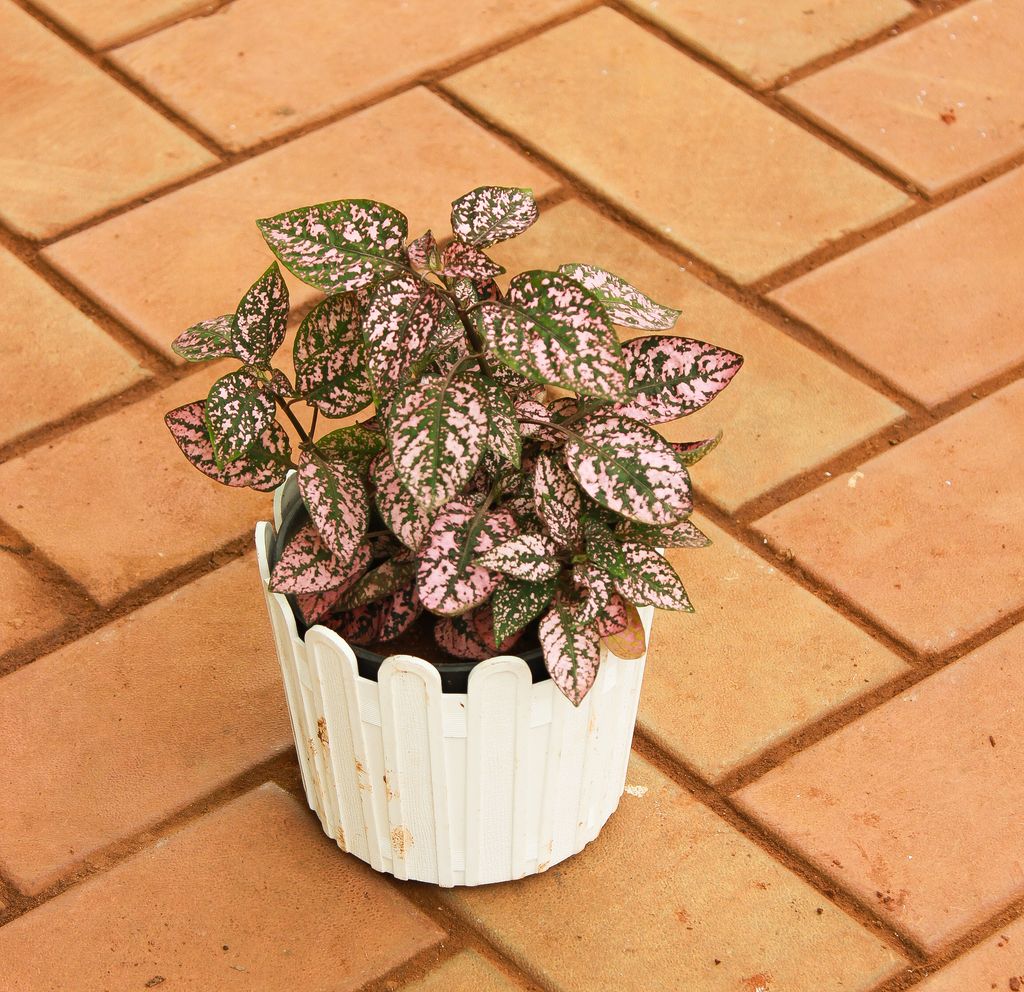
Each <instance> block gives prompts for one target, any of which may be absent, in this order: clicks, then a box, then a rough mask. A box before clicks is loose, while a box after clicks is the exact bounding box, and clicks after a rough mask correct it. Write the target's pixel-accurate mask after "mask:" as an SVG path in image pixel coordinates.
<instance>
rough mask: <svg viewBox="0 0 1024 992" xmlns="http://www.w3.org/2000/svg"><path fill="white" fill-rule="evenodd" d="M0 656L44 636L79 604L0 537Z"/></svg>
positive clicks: (58, 625)
mask: <svg viewBox="0 0 1024 992" xmlns="http://www.w3.org/2000/svg"><path fill="white" fill-rule="evenodd" d="M0 589H2V590H3V604H4V608H3V615H2V617H0V656H2V655H4V654H7V652H9V651H11V650H13V649H14V648H16V647H19V646H20V645H22V644H24V643H26V642H27V641H31V640H35V639H36V638H37V637H45V636H46V635H47V634H50V633H52V632H53V631H54V630H56V629H57V628H59V627H62V626H63V625H64V624H65V623H67V622H68V619H69V612H70V611H71V610H73V608H74V607H75V606H77V605H78V604H76V603H74V602H72V601H70V600H69V599H68V597H67V596H61V595H59V594H57V593H56V592H55V591H54V590H53V589H51V588H50V586H49V584H48V583H47V581H46V579H45V577H44V575H43V573H42V570H41V569H40V568H38V567H36V566H35V564H34V563H32V562H29V561H28V560H27V559H26V558H25V557H24V556H22V555H19V554H17V553H15V552H14V551H9V550H7V548H5V547H4V546H3V541H2V539H0Z"/></svg>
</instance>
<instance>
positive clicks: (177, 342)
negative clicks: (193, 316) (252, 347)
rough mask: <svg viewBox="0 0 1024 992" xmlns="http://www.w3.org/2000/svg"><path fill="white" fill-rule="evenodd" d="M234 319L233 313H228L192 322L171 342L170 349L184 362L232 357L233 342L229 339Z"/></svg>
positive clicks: (233, 352) (233, 353) (233, 326)
mask: <svg viewBox="0 0 1024 992" xmlns="http://www.w3.org/2000/svg"><path fill="white" fill-rule="evenodd" d="M234 320H235V315H234V314H231V313H229V314H225V315H224V316H223V317H214V318H213V319H212V320H202V321H200V322H199V323H198V324H193V325H192V326H191V327H190V328H188V329H187V330H184V331H182V332H181V333H180V334H179V335H178V336H177V337H176V338H175V339H174V341H173V342H171V350H172V351H173V352H174V353H175V354H176V355H178V356H179V357H181V358H184V359H185V361H186V362H208V361H210V360H211V359H214V358H231V357H234V356H235V342H234V341H233V340H232V339H231V336H232V334H233V333H234V330H235V325H234Z"/></svg>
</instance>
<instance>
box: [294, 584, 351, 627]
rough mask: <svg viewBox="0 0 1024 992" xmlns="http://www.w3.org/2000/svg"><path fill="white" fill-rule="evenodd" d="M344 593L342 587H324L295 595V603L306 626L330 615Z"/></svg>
mask: <svg viewBox="0 0 1024 992" xmlns="http://www.w3.org/2000/svg"><path fill="white" fill-rule="evenodd" d="M343 593H344V590H343V589H325V590H324V591H323V592H311V593H305V594H303V595H299V596H296V597H295V604H296V606H298V608H299V613H300V614H301V615H302V619H303V620H304V621H305V623H306V625H307V626H308V627H312V626H313V624H315V623H320V622H321V621H322V620H324V619H325V618H326V617H328V616H330V615H331V613H332V612H333V610H334V607H335V606H336V605H337V603H338V600H339V599H341V597H342V595H343Z"/></svg>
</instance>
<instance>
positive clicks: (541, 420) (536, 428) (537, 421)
mask: <svg viewBox="0 0 1024 992" xmlns="http://www.w3.org/2000/svg"><path fill="white" fill-rule="evenodd" d="M516 418H517V419H518V420H519V421H520V424H519V430H520V433H521V434H522V436H523V437H527V438H536V439H537V440H538V441H545V442H547V443H548V444H562V443H563V442H564V441H565V434H564V433H563V432H561V431H559V430H557V429H556V428H554V427H550V426H548V425H549V424H552V423H554V417H553V416H552V413H551V407H550V406H545V405H544V404H543V403H541V402H540V401H539V400H533V399H523V400H520V401H519V402H518V403H516Z"/></svg>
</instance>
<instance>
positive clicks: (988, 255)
mask: <svg viewBox="0 0 1024 992" xmlns="http://www.w3.org/2000/svg"><path fill="white" fill-rule="evenodd" d="M1022 266H1024V169H1016V170H1014V171H1013V172H1011V173H1010V174H1009V175H1007V176H1004V177H1003V178H1001V179H998V180H996V181H995V182H992V183H990V184H989V185H987V186H983V187H981V188H980V189H978V190H975V191H974V192H973V193H968V194H967V195H966V196H964V197H963V198H962V199H958V200H954V201H953V202H952V203H949V204H947V205H946V206H945V207H942V208H940V209H939V210H936V211H935V212H934V213H931V214H928V215H927V216H925V217H921V218H920V219H918V220H914V221H911V222H910V223H909V224H907V225H906V226H905V227H901V228H898V229H897V230H895V231H893V232H892V233H891V234H887V235H886V236H885V237H882V238H878V239H877V240H876V241H872V242H870V243H869V244H867V245H865V246H864V247H863V248H860V249H858V250H856V251H853V252H850V254H848V255H844V256H843V257H842V258H838V259H836V260H835V261H834V262H830V263H829V264H827V265H824V266H822V267H821V268H820V269H815V270H814V271H813V272H810V273H808V274H807V275H805V276H802V277H801V278H799V279H797V280H796V281H794V282H792V283H789V284H788V285H786V286H783V287H782V288H781V289H778V290H776V291H775V292H774V293H772V294H771V296H772V299H774V300H776V301H777V302H779V303H781V304H782V306H784V307H785V308H786V309H787V310H789V311H791V312H792V313H793V314H794V315H796V316H798V317H800V318H801V319H802V320H805V321H807V322H808V323H810V324H812V325H814V326H815V327H816V328H818V329H819V330H820V331H821V332H822V333H823V334H825V335H827V336H828V337H829V338H830V339H831V340H833V341H835V342H836V344H838V345H839V346H840V347H842V348H844V349H845V350H847V351H849V352H850V353H851V354H853V355H854V356H856V357H857V358H858V359H859V360H860V361H861V362H863V363H864V364H865V365H868V366H870V367H871V368H873V369H875V370H876V371H877V372H878V373H879V375H882V376H884V377H885V378H886V379H888V380H889V381H890V382H892V383H893V384H894V385H895V386H897V387H898V388H899V389H902V390H904V391H905V392H907V393H908V394H909V395H910V396H912V397H913V398H914V399H916V400H918V401H919V402H920V403H924V404H926V405H929V406H931V405H935V404H938V403H942V402H944V401H946V400H948V399H951V398H952V397H954V396H957V395H959V394H961V393H965V392H967V391H969V390H970V389H972V388H973V387H974V386H976V385H977V384H978V383H979V382H982V381H984V380H985V379H988V378H989V377H991V376H995V375H999V374H1000V373H1003V372H1005V371H1006V370H1008V369H1010V368H1012V367H1014V366H1015V365H1017V364H1018V363H1020V362H1022V361H1024V335H1022V334H1021V332H1020V321H1019V318H1018V314H1019V313H1020V311H1021V309H1022V308H1024V280H1022V279H1021V278H1020V272H1021V269H1022Z"/></svg>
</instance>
